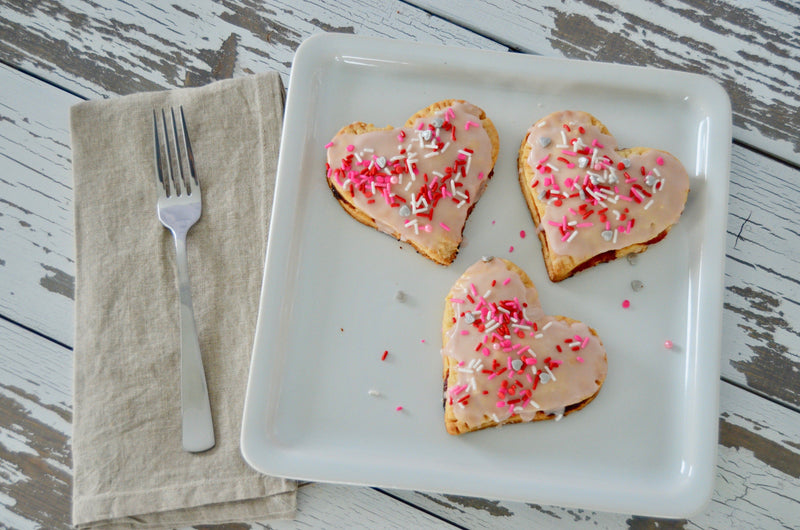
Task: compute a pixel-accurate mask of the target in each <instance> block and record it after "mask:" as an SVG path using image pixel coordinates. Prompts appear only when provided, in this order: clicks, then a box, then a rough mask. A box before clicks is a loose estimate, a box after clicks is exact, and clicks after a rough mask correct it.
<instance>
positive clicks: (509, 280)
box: [503, 278, 511, 285]
mask: <svg viewBox="0 0 800 530" xmlns="http://www.w3.org/2000/svg"><path fill="white" fill-rule="evenodd" d="M509 283H511V278H506V279H505V280H503V285H508V284H509Z"/></svg>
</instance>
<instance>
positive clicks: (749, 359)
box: [722, 146, 800, 410]
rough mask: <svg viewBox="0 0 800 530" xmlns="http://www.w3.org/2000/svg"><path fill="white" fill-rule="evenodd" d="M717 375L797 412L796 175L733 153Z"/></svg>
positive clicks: (799, 267)
mask: <svg viewBox="0 0 800 530" xmlns="http://www.w3.org/2000/svg"><path fill="white" fill-rule="evenodd" d="M731 163H732V167H733V168H735V169H733V171H732V174H731V180H730V197H729V199H728V208H729V215H728V229H727V242H726V256H727V259H726V260H725V299H724V307H725V312H724V316H723V326H722V375H723V377H724V378H726V379H727V380H729V381H733V382H736V383H738V384H741V385H744V386H747V387H748V388H751V389H753V390H755V391H757V392H759V393H763V394H765V395H767V396H769V397H770V398H772V399H775V400H778V401H780V402H782V403H785V404H787V405H790V406H792V407H794V408H795V410H797V409H799V408H800V280H798V271H800V242H799V241H800V239H799V238H798V235H800V232H798V227H797V220H798V212H800V208H799V207H798V204H800V172H799V171H797V170H795V169H792V168H790V167H788V166H786V165H785V164H782V163H780V162H776V161H774V160H770V159H767V158H765V157H753V156H751V153H750V152H749V151H748V150H746V149H743V148H739V147H736V146H734V149H733V154H732V161H731Z"/></svg>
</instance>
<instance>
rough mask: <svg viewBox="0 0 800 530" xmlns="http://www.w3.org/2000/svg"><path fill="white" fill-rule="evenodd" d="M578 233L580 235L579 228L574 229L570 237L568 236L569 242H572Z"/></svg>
mask: <svg viewBox="0 0 800 530" xmlns="http://www.w3.org/2000/svg"><path fill="white" fill-rule="evenodd" d="M577 235H578V231H577V230H573V231H572V233H571V234H570V235H569V237H568V238H567V243H569V242H571V241H572V240H573V239H575V236H577Z"/></svg>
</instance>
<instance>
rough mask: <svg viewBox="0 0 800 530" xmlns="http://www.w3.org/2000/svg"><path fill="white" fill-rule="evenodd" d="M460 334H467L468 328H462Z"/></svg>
mask: <svg viewBox="0 0 800 530" xmlns="http://www.w3.org/2000/svg"><path fill="white" fill-rule="evenodd" d="M461 334H462V335H469V330H468V329H462V330H461Z"/></svg>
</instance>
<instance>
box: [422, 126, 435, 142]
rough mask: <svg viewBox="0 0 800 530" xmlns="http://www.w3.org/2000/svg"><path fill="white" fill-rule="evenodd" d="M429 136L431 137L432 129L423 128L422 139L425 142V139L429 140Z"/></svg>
mask: <svg viewBox="0 0 800 530" xmlns="http://www.w3.org/2000/svg"><path fill="white" fill-rule="evenodd" d="M431 138H433V131H432V130H430V129H425V130H424V131H422V139H423V140H425V141H426V142H427V141H429V140H430V139H431Z"/></svg>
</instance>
